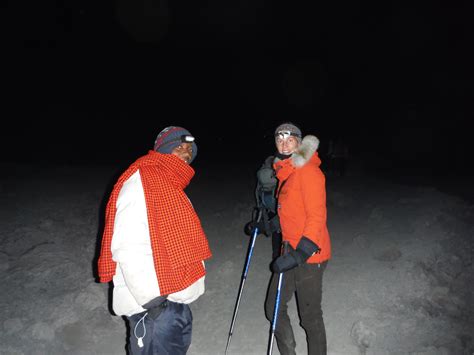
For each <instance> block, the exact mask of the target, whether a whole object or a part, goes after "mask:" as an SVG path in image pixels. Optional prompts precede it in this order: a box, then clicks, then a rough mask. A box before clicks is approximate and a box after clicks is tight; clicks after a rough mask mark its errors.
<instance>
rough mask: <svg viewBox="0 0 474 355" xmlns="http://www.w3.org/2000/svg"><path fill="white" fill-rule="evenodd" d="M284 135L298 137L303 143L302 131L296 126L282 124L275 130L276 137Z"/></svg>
mask: <svg viewBox="0 0 474 355" xmlns="http://www.w3.org/2000/svg"><path fill="white" fill-rule="evenodd" d="M282 133H285V134H289V135H292V136H294V137H296V138H297V139H298V141H299V142H301V138H302V133H301V129H299V128H298V126H296V125H295V124H293V123H291V122H285V123H282V124H281V125H279V126H278V127H277V128H276V129H275V137H277V136H278V135H280V134H282Z"/></svg>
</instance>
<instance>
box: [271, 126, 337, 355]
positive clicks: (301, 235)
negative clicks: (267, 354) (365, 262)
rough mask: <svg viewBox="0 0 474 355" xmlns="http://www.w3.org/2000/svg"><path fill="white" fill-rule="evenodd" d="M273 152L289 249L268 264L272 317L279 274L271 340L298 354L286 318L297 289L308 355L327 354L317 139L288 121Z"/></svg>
mask: <svg viewBox="0 0 474 355" xmlns="http://www.w3.org/2000/svg"><path fill="white" fill-rule="evenodd" d="M275 145H276V148H277V151H278V153H277V155H276V158H275V160H274V164H273V167H274V169H275V171H276V176H277V178H278V188H277V199H278V207H277V210H278V216H279V218H280V225H281V231H282V240H283V242H287V243H288V245H289V248H288V249H289V250H288V252H286V253H283V254H282V255H281V256H279V257H278V258H276V259H275V260H274V261H273V262H272V263H271V269H272V271H273V274H272V278H271V280H270V284H269V289H268V293H267V299H266V301H265V314H266V316H267V318H268V319H269V320H270V321H272V319H273V312H274V307H275V298H276V293H277V287H278V279H279V274H280V273H284V274H283V283H282V286H281V291H280V292H281V293H280V306H279V309H278V315H277V324H276V329H275V338H276V341H277V346H278V349H279V351H280V354H282V355H291V354H296V352H295V348H296V342H295V337H294V334H293V329H292V326H291V323H290V318H289V317H288V306H287V304H288V302H289V301H290V300H291V298H292V297H293V294H294V293H296V295H297V297H296V301H297V305H298V312H299V316H300V320H301V323H300V324H301V326H302V327H303V328H304V330H305V332H306V340H307V346H308V354H309V355H316V354H317V355H319V354H326V353H327V345H326V331H325V326H324V320H323V312H322V308H321V301H322V280H323V273H324V270H325V269H326V265H327V263H328V260H329V259H330V258H331V242H330V236H329V232H328V228H327V209H326V183H325V180H326V179H325V176H324V174H323V172H322V171H321V169H320V165H321V160H320V158H319V156H318V152H317V149H318V146H319V140H318V138H316V137H315V136H313V135H307V136H305V137H304V138H303V137H302V133H301V130H300V128H298V127H297V126H296V125H294V124H293V123H291V122H287V123H283V124H281V125H279V126H278V127H277V128H276V130H275Z"/></svg>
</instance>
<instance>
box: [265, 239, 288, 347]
mask: <svg viewBox="0 0 474 355" xmlns="http://www.w3.org/2000/svg"><path fill="white" fill-rule="evenodd" d="M287 252H288V242H283V245H282V255H283V254H286V253H287ZM282 283H283V273H282V272H280V274H279V275H278V286H277V293H276V297H275V307H274V309H273V319H272V328H271V335H270V341H269V345H268V352H267V355H271V354H272V351H273V340H274V339H275V329H276V325H277V319H278V309H279V308H280V294H281V285H282Z"/></svg>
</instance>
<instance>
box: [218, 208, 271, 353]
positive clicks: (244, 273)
mask: <svg viewBox="0 0 474 355" xmlns="http://www.w3.org/2000/svg"><path fill="white" fill-rule="evenodd" d="M261 217H262V210H261V209H259V211H258V216H257V223H258V222H260V218H261ZM257 235H258V227H255V228H254V230H253V235H252V239H251V241H250V245H249V251H248V254H247V259H246V261H245V268H244V272H243V274H242V279H241V281H240V288H239V295H238V297H237V302H236V303H235V309H234V315H233V316H232V323H231V326H230V331H229V337H228V338H227V345H226V347H225V354H227V349H228V348H229V344H230V340H231V339H232V333H233V331H234V324H235V319H236V318H237V312H238V310H239V305H240V298H241V297H242V291H243V289H244V285H245V280H246V279H247V274H248V271H249V265H250V259H251V258H252V253H253V247H254V245H255V239H256V238H257Z"/></svg>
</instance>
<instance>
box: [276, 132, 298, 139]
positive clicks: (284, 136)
mask: <svg viewBox="0 0 474 355" xmlns="http://www.w3.org/2000/svg"><path fill="white" fill-rule="evenodd" d="M290 136H293V137H299V136H300V135H299V134H297V133H293V132H291V131H278V132H277V133H275V138H280V139H283V140H285V139H288V138H289V137H290Z"/></svg>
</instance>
